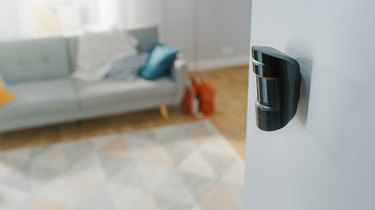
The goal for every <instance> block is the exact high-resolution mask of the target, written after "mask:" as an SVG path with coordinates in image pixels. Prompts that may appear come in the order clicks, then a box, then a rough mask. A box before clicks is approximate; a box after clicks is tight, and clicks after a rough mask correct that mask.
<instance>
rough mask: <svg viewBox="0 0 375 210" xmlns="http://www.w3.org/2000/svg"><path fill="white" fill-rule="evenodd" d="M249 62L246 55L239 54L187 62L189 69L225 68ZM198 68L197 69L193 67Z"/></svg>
mask: <svg viewBox="0 0 375 210" xmlns="http://www.w3.org/2000/svg"><path fill="white" fill-rule="evenodd" d="M248 64H249V56H248V55H240V56H234V57H225V58H216V59H210V60H202V61H199V62H196V63H195V62H192V63H190V64H189V69H190V70H199V71H209V70H215V69H220V68H227V67H232V66H241V65H248ZM194 68H198V69H194Z"/></svg>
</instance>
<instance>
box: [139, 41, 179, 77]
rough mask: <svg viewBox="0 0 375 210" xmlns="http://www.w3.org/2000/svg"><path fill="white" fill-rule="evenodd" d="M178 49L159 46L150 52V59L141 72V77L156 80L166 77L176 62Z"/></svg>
mask: <svg viewBox="0 0 375 210" xmlns="http://www.w3.org/2000/svg"><path fill="white" fill-rule="evenodd" d="M178 52H179V50H178V49H175V48H171V47H167V46H164V45H160V44H157V45H156V46H155V47H154V48H153V49H152V50H151V52H150V55H149V58H148V60H147V62H146V64H145V65H144V67H143V68H142V69H141V71H140V75H141V77H143V78H145V79H147V80H156V79H158V78H160V77H162V76H164V75H166V74H167V73H168V72H169V70H170V69H171V68H172V65H173V63H174V61H175V60H176V57H177V53H178Z"/></svg>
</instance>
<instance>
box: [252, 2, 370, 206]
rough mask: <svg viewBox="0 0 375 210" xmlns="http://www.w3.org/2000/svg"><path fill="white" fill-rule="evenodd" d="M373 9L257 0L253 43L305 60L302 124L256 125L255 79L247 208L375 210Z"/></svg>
mask: <svg viewBox="0 0 375 210" xmlns="http://www.w3.org/2000/svg"><path fill="white" fill-rule="evenodd" d="M374 8H375V2H374V1H369V0H368V1H365V0H362V1H355V0H346V1H341V0H331V1H323V0H315V1H307V0H303V1H301V0H284V1H280V0H253V5H252V30H251V44H252V45H255V44H256V45H268V46H272V47H274V48H276V49H279V50H280V51H283V52H285V53H287V54H288V55H290V56H291V57H294V58H297V60H298V61H299V63H300V65H301V71H302V74H303V79H304V81H303V87H302V97H301V101H300V104H299V108H298V113H297V116H296V117H295V118H294V119H293V121H292V122H290V124H289V125H288V126H287V127H285V128H284V129H282V130H280V131H276V132H271V133H266V132H262V131H260V130H259V129H258V128H257V127H256V123H255V116H254V115H255V112H254V104H255V97H256V86H255V80H254V74H250V84H249V108H248V110H249V112H248V130H247V132H248V136H247V142H248V145H247V176H246V177H247V194H246V209H247V210H275V209H278V210H294V209H301V210H317V209H319V210H338V209H340V210H353V209H360V210H373V209H375V178H374V177H375V162H374V161H375V135H374V131H375V123H374V119H375V109H374V108H375V85H374V84H375V83H374V78H375V67H374V56H375V53H374V49H375V40H374V37H375V27H374V20H375V13H374Z"/></svg>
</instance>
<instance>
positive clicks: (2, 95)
mask: <svg viewBox="0 0 375 210" xmlns="http://www.w3.org/2000/svg"><path fill="white" fill-rule="evenodd" d="M14 99H15V97H14V95H13V94H11V93H10V92H8V91H7V90H6V88H5V84H4V80H3V78H2V77H1V76H0V106H1V105H6V104H9V103H11V102H12V101H14Z"/></svg>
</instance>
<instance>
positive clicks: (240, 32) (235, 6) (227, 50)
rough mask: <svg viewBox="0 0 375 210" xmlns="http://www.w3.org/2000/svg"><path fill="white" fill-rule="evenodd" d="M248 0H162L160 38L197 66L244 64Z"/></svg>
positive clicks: (202, 67)
mask: <svg viewBox="0 0 375 210" xmlns="http://www.w3.org/2000/svg"><path fill="white" fill-rule="evenodd" d="M250 2H251V0H194V1H193V0H178V1H176V0H163V1H162V3H163V10H162V11H163V19H162V27H163V32H162V33H163V41H164V42H165V43H166V44H169V45H172V46H176V47H179V48H180V49H182V51H183V53H184V55H185V57H186V58H187V59H188V60H189V61H191V62H192V63H193V65H192V67H193V68H197V69H209V68H215V67H220V66H227V65H233V64H234V65H236V64H246V63H247V61H248V55H249V35H250V16H251V14H250V7H251V4H250Z"/></svg>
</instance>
